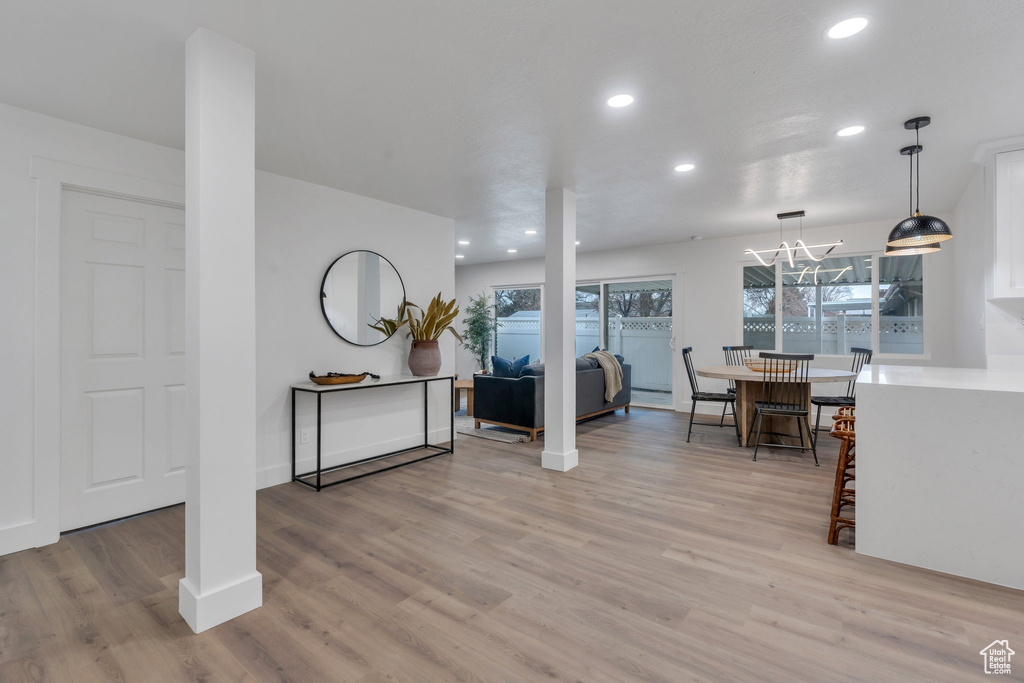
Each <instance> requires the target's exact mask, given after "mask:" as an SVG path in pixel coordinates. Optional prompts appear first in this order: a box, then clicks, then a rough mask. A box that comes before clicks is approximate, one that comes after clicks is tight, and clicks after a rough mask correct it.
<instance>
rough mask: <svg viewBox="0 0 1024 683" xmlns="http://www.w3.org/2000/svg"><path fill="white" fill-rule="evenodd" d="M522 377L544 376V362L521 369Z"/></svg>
mask: <svg viewBox="0 0 1024 683" xmlns="http://www.w3.org/2000/svg"><path fill="white" fill-rule="evenodd" d="M519 376H520V377H543V376H544V364H543V363H534V364H533V365H526V366H524V367H523V369H522V370H520V371H519Z"/></svg>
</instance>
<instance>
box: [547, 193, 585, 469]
mask: <svg viewBox="0 0 1024 683" xmlns="http://www.w3.org/2000/svg"><path fill="white" fill-rule="evenodd" d="M544 203H545V222H544V451H543V452H542V453H541V456H540V458H541V459H540V463H541V467H544V468H545V469H549V470H558V471H560V472H566V471H568V470H571V469H572V468H573V467H576V465H578V464H579V460H580V453H579V451H577V450H576V193H574V192H570V191H569V190H566V189H563V188H556V189H549V190H548V191H547V194H546V195H545V200H544Z"/></svg>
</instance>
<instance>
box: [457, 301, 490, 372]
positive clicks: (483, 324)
mask: <svg viewBox="0 0 1024 683" xmlns="http://www.w3.org/2000/svg"><path fill="white" fill-rule="evenodd" d="M466 313H467V315H466V317H465V318H463V319H462V324H463V325H465V326H466V329H465V330H463V331H462V338H463V340H464V341H463V342H462V345H463V346H464V347H466V348H467V349H468V350H469V352H470V353H472V354H473V357H474V358H476V359H477V362H478V363H479V364H480V369H481V370H486V369H487V358H488V357H489V356H490V355H491V337H492V336H493V335H494V333H495V332H496V331H497V329H498V324H499V323H498V321H497V320H495V318H494V310H493V309H492V307H491V302H490V301H489V300H488V298H487V294H486V293H485V292H481V293H480V296H470V297H469V305H468V306H466Z"/></svg>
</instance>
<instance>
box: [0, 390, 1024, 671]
mask: <svg viewBox="0 0 1024 683" xmlns="http://www.w3.org/2000/svg"><path fill="white" fill-rule="evenodd" d="M685 417H686V416H685V415H677V414H674V413H670V412H662V411H648V410H635V411H633V413H631V414H630V415H623V414H622V413H621V412H619V413H616V414H614V415H611V416H606V417H603V418H601V419H598V420H595V421H592V422H589V423H586V424H583V425H580V427H579V440H578V441H579V449H580V454H581V455H580V462H581V465H580V467H578V468H577V469H575V470H573V471H571V472H569V473H564V474H561V473H555V472H548V471H544V470H542V469H541V468H540V466H539V461H540V450H541V447H542V442H539V443H533V444H531V443H523V444H500V443H495V442H489V441H483V440H480V439H475V438H471V437H464V438H461V439H460V440H459V441H458V444H457V449H456V453H455V454H454V455H446V456H443V457H439V458H436V459H434V460H431V461H428V462H425V463H421V464H418V465H413V466H411V467H409V468H405V469H401V470H396V471H393V472H389V473H387V474H384V475H381V476H376V477H368V478H366V479H363V480H360V481H357V482H353V483H350V484H345V485H342V486H339V487H337V488H333V489H327V490H325V491H324V492H322V493H319V494H317V493H315V492H314V491H310V490H308V489H306V488H302V487H300V486H299V485H297V484H296V485H292V484H286V485H283V486H278V487H275V488H272V489H266V490H263V491H260V492H259V494H258V497H257V500H258V522H259V524H258V526H259V538H258V542H259V547H258V561H259V569H260V571H261V572H263V576H264V581H265V584H264V595H265V605H264V607H262V608H261V609H259V610H256V611H254V612H251V613H249V614H247V615H244V616H242V617H240V618H238V619H236V620H234V621H232V622H229V623H227V624H223V625H221V626H219V627H217V628H214V629H212V630H210V631H208V632H206V633H203V634H201V635H199V636H194V635H193V634H192V633H191V631H190V630H189V629H188V627H187V626H186V625H185V623H184V622H183V621H182V620H181V618H180V617H179V616H178V612H177V582H178V579H179V578H180V577H181V576H182V571H183V566H184V549H183V546H184V544H183V534H184V510H183V508H182V507H176V508H170V509H167V510H162V511H159V512H156V513H153V514H150V515H145V516H141V517H138V518H134V519H131V520H127V521H124V522H121V523H117V524H112V525H108V526H105V527H100V528H96V529H91V530H87V531H83V532H79V533H76V534H72V535H69V536H66V537H64V538H62V539H61V541H60V542H59V543H57V544H54V545H52V546H48V547H45V548H40V549H36V550H30V551H25V552H21V553H17V554H14V555H8V556H5V557H0V680H2V681H4V682H5V683H6V682H7V681H21V680H55V681H57V680H59V681H93V680H125V681H160V682H163V681H177V680H192V681H286V680H289V681H360V682H362V681H365V682H367V683H369V682H370V681H433V680H487V681H513V680H542V679H543V680H549V679H553V680H568V681H626V680H652V681H673V682H674V681H685V680H746V681H766V680H779V681H794V680H812V681H836V680H865V681H879V680H900V681H908V680H928V681H953V680H964V679H970V678H974V677H977V678H979V679H981V678H983V677H984V675H983V674H982V662H981V657H980V655H979V654H978V652H979V650H981V648H982V647H984V646H985V645H987V644H988V643H989V642H991V641H992V640H995V639H997V638H999V639H1004V638H1009V640H1010V645H1011V647H1016V648H1017V650H1018V652H1024V650H1022V649H1021V648H1024V593H1021V592H1018V591H1013V590H1010V589H1004V588H998V587H995V586H990V585H986V584H983V583H978V582H974V581H969V580H965V579H958V578H954V577H951V576H946V575H942V574H937V573H934V572H929V571H924V570H920V569H913V568H910V567H906V566H902V565H897V564H892V563H888V562H884V561H881V560H874V559H872V558H867V557H862V556H859V555H856V554H855V553H853V552H852V542H851V536H849V535H847V534H849V533H850V532H848V531H844V532H842V536H841V538H842V540H841V545H840V546H838V547H834V546H829V545H827V544H826V543H825V536H826V529H827V521H828V513H829V504H830V500H831V498H830V496H831V486H832V478H833V475H834V467H835V459H836V452H837V448H836V446H835V444H834V443H831V442H832V441H833V440H832V439H829V438H828V436H827V435H824V434H823V435H822V439H821V441H820V443H821V445H822V455H821V458H822V466H821V467H820V468H815V467H814V466H813V464H812V463H811V460H810V454H807V455H801V454H799V452H795V451H770V450H766V451H762V453H763V454H759V455H760V457H759V461H758V462H757V463H753V462H751V461H750V451H749V450H748V449H739V448H737V447H736V445H735V441H734V436H733V433H732V430H731V429H722V430H719V429H717V428H711V427H699V428H696V430H697V433H696V434H695V435H694V438H693V443H691V444H686V443H685V435H686V420H685ZM1020 656H1021V657H1022V659H1021V661H1020V664H1019V666H1017V667H1015V668H1017V670H1018V672H1019V674H1018V676H1019V675H1020V674H1024V655H1020ZM1014 664H1016V662H1014Z"/></svg>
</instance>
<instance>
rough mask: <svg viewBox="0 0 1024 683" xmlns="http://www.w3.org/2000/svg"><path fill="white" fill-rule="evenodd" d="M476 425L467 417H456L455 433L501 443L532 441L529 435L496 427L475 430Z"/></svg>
mask: <svg viewBox="0 0 1024 683" xmlns="http://www.w3.org/2000/svg"><path fill="white" fill-rule="evenodd" d="M474 424H475V423H474V421H473V418H471V417H469V416H467V415H464V414H463V415H458V414H457V415H455V431H457V432H458V433H459V434H465V435H466V436H476V437H479V438H481V439H489V440H491V441H501V442H502V443H522V442H523V441H529V440H530V435H529V434H524V433H523V432H517V431H516V430H514V429H507V428H506V427H495V426H492V425H485V426H482V427H481V428H480V429H476V428H474Z"/></svg>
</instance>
